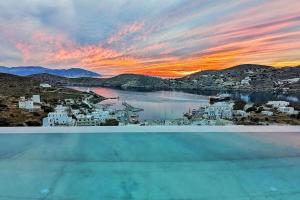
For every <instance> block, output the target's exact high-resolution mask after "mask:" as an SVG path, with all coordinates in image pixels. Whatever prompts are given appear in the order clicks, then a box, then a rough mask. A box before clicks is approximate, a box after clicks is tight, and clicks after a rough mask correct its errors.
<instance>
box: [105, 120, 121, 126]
mask: <svg viewBox="0 0 300 200" xmlns="http://www.w3.org/2000/svg"><path fill="white" fill-rule="evenodd" d="M101 126H119V121H118V120H116V119H107V120H105V122H104V123H101Z"/></svg>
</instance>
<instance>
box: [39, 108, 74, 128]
mask: <svg viewBox="0 0 300 200" xmlns="http://www.w3.org/2000/svg"><path fill="white" fill-rule="evenodd" d="M74 125H75V120H74V119H72V117H69V115H68V112H67V107H64V106H62V105H58V106H56V108H55V111H54V112H50V113H48V117H46V118H44V119H43V126H74Z"/></svg>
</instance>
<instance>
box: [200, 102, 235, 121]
mask: <svg viewBox="0 0 300 200" xmlns="http://www.w3.org/2000/svg"><path fill="white" fill-rule="evenodd" d="M233 105H234V103H228V102H217V103H215V104H213V105H210V106H206V107H205V109H204V113H205V114H204V116H206V117H207V118H208V119H219V118H221V119H232V115H233V113H232V111H233Z"/></svg>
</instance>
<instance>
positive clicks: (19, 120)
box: [0, 73, 105, 126]
mask: <svg viewBox="0 0 300 200" xmlns="http://www.w3.org/2000/svg"><path fill="white" fill-rule="evenodd" d="M43 76H44V77H48V79H49V80H50V79H51V78H53V77H55V76H53V75H45V74H44V75H43ZM61 78H63V77H59V78H58V79H61ZM64 79H67V78H64ZM34 94H39V95H40V96H41V100H42V101H43V102H44V103H45V104H43V106H42V109H41V110H38V111H36V112H28V111H25V110H21V109H19V108H18V101H19V99H20V97H21V96H25V97H27V98H28V97H31V96H32V95H34ZM87 95H91V93H85V92H80V91H77V90H74V89H70V88H64V87H60V86H54V87H51V88H42V87H40V81H38V80H34V79H33V78H31V77H22V76H16V75H12V74H3V73H0V126H40V125H41V124H42V119H43V118H44V117H45V116H47V114H48V113H49V112H50V111H51V110H52V109H53V107H54V106H55V105H57V104H58V103H59V101H60V100H63V99H70V98H72V99H75V100H76V99H82V98H84V97H86V96H87ZM92 95H93V98H94V100H95V101H98V102H100V101H102V100H104V99H105V98H104V97H102V96H100V95H96V94H92ZM46 105H48V106H46ZM49 105H50V107H49Z"/></svg>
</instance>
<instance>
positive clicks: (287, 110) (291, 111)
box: [278, 107, 299, 115]
mask: <svg viewBox="0 0 300 200" xmlns="http://www.w3.org/2000/svg"><path fill="white" fill-rule="evenodd" d="M278 111H280V112H283V113H286V114H288V115H293V114H298V113H299V111H296V110H295V109H294V108H293V107H279V108H278Z"/></svg>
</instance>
